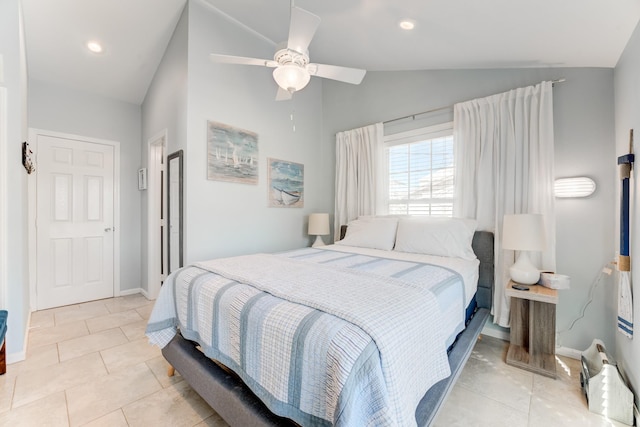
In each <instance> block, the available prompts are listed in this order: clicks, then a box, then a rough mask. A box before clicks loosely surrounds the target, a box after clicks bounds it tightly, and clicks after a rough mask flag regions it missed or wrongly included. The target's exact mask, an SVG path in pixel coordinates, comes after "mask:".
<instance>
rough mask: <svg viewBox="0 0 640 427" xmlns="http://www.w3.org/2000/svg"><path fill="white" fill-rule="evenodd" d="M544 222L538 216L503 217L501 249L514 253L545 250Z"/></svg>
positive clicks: (518, 215) (515, 215)
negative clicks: (513, 251) (510, 250)
mask: <svg viewBox="0 0 640 427" xmlns="http://www.w3.org/2000/svg"><path fill="white" fill-rule="evenodd" d="M544 234H545V233H544V221H543V218H542V215H540V214H514V215H505V216H504V221H503V222H502V248H503V249H512V250H515V251H543V250H544V249H545V245H546V243H545V237H544Z"/></svg>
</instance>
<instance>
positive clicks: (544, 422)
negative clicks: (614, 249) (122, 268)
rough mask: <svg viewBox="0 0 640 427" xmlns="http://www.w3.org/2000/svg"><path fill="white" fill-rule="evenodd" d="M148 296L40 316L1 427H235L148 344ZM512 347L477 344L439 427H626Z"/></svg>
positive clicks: (569, 381)
mask: <svg viewBox="0 0 640 427" xmlns="http://www.w3.org/2000/svg"><path fill="white" fill-rule="evenodd" d="M152 307H153V302H152V301H148V300H147V299H145V298H144V297H143V296H142V295H131V296H126V297H119V298H112V299H107V300H100V301H93V302H89V303H84V304H77V305H73V306H68V307H61V308H56V309H51V310H44V311H38V312H35V313H33V314H32V316H31V330H30V333H29V346H28V353H27V359H26V360H25V361H22V362H19V363H14V364H11V365H9V366H8V367H7V373H6V374H5V375H2V376H0V426H12V427H13V426H55V427H57V426H85V425H86V426H109V427H111V426H116V427H117V426H154V427H156V426H226V425H227V424H226V423H225V422H224V421H223V420H222V419H221V418H220V417H219V416H218V415H217V414H216V413H215V412H213V410H211V408H210V407H209V406H208V405H207V404H206V403H205V402H204V401H203V400H202V399H201V398H200V397H199V396H198V395H197V394H196V393H195V392H194V391H193V390H192V389H191V388H190V387H189V386H188V385H187V384H186V383H185V381H183V380H182V378H181V377H180V375H179V374H176V376H175V377H171V378H170V377H167V373H166V372H167V367H168V365H167V363H166V361H165V360H164V358H163V357H162V355H161V354H160V350H159V349H157V348H156V347H153V346H151V345H149V344H148V343H147V339H146V338H145V336H144V329H145V326H146V319H148V317H149V315H150V313H151V309H152ZM506 349H507V343H505V342H504V341H501V340H497V339H495V338H490V337H485V338H483V339H482V340H480V341H478V343H477V344H476V346H475V348H474V351H473V354H472V356H471V358H470V359H469V361H468V362H467V365H466V366H465V368H464V370H463V372H462V374H461V376H460V378H459V379H458V382H457V384H456V386H455V387H454V389H453V391H452V393H451V395H450V396H449V398H448V400H447V402H446V403H445V406H444V407H443V410H442V412H441V413H440V414H439V416H438V418H437V419H436V421H435V423H434V424H435V426H437V427H445V426H446V427H450V426H458V425H459V426H491V427H500V426H508V427H518V426H523V427H537V426H544V427H552V426H563V427H564V426H612V425H615V426H621V424H616V423H612V422H609V421H607V420H606V419H604V418H603V417H600V416H598V415H596V414H592V413H590V412H589V411H588V409H587V405H586V403H585V399H584V397H583V396H582V394H581V391H580V383H579V369H580V364H579V362H578V361H576V360H572V359H566V358H559V360H558V373H559V377H558V379H557V380H552V379H549V378H545V377H542V376H540V375H536V374H532V373H529V372H527V371H523V370H520V369H517V368H513V367H511V366H507V365H506V364H505V363H504V359H505V355H506Z"/></svg>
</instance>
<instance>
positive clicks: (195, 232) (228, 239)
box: [185, 0, 333, 262]
mask: <svg viewBox="0 0 640 427" xmlns="http://www.w3.org/2000/svg"><path fill="white" fill-rule="evenodd" d="M274 51H275V47H274V46H273V45H272V44H271V43H268V42H266V41H265V40H264V39H262V38H260V37H258V36H257V35H255V34H254V33H252V32H250V31H247V30H246V29H244V28H242V27H240V26H238V25H237V24H236V23H233V22H230V21H228V20H227V19H226V18H224V17H222V16H221V15H219V14H218V13H217V12H216V11H215V10H214V9H212V8H210V7H209V6H208V5H206V3H204V2H202V1H200V0H195V1H191V2H190V3H189V51H188V55H189V57H188V64H189V65H188V73H189V78H188V114H187V135H186V144H187V146H186V153H185V154H186V157H185V189H186V193H185V202H186V203H185V262H192V261H197V260H202V259H208V258H213V257H218V256H228V255H235V254H243V253H249V252H257V251H267V252H273V251H279V250H284V249H291V248H296V247H301V246H307V245H309V243H310V239H309V237H308V236H307V233H306V223H307V218H308V215H309V213H312V212H331V210H332V208H333V206H332V199H331V197H330V191H329V188H330V187H332V183H333V175H332V171H331V168H332V165H333V158H332V157H330V156H329V154H330V153H331V149H330V147H331V145H332V144H331V143H329V142H326V141H325V142H324V143H323V141H322V139H321V134H322V93H321V84H320V82H319V81H316V80H315V79H314V80H312V81H311V83H310V84H309V86H307V88H305V89H304V91H302V92H300V93H299V94H296V95H295V96H294V100H293V101H289V102H276V101H275V100H274V98H275V94H276V88H277V86H276V84H275V82H274V81H273V78H272V76H271V73H272V70H271V69H267V68H263V67H249V66H239V65H225V64H214V63H212V62H211V61H210V59H209V54H210V53H212V52H217V53H226V54H235V55H240V56H255V57H258V58H270V57H272V56H273V53H274ZM292 112H293V113H294V116H295V126H296V130H295V132H294V131H293V127H292V122H291V120H290V114H291V113H292ZM207 120H213V121H217V122H221V123H225V124H228V125H232V126H236V127H239V128H242V129H246V130H250V131H252V132H255V133H257V134H258V138H259V141H258V147H259V182H258V184H257V185H247V184H239V183H231V182H221V181H209V180H207V164H206V155H207V144H206V138H207V134H206V124H207ZM267 158H276V159H281V160H287V161H292V162H296V163H302V164H303V165H304V180H305V187H304V207H303V208H269V207H267V195H268V191H269V190H268V185H267Z"/></svg>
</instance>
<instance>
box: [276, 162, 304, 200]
mask: <svg viewBox="0 0 640 427" xmlns="http://www.w3.org/2000/svg"><path fill="white" fill-rule="evenodd" d="M267 162H268V176H269V179H268V181H269V206H270V207H278V208H301V207H304V165H303V164H300V163H293V162H287V161H285V160H278V159H267Z"/></svg>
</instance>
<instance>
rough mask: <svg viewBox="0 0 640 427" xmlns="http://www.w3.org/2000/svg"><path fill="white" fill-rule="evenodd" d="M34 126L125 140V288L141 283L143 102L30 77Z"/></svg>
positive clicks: (122, 197) (122, 165) (122, 272)
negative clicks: (99, 94) (97, 93)
mask: <svg viewBox="0 0 640 427" xmlns="http://www.w3.org/2000/svg"><path fill="white" fill-rule="evenodd" d="M29 88H30V90H29V127H31V128H36V129H43V130H50V131H55V132H62V133H68V134H73V135H79V136H86V137H90V138H98V139H108V140H111V141H118V142H119V143H120V289H121V290H125V291H126V290H127V289H138V288H140V250H141V248H140V191H138V168H140V123H141V117H140V107H139V106H138V105H134V104H129V103H126V102H122V101H117V100H113V99H108V98H104V97H101V96H98V95H93V94H87V93H84V92H78V91H75V90H71V89H69V88H65V87H60V86H56V85H53V84H50V83H47V82H42V81H37V80H33V79H31V80H29Z"/></svg>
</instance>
